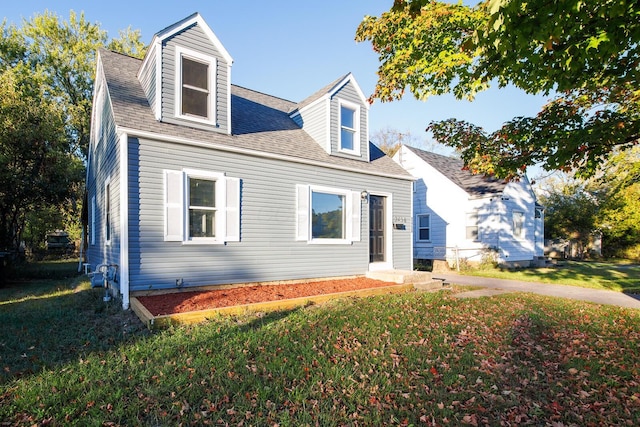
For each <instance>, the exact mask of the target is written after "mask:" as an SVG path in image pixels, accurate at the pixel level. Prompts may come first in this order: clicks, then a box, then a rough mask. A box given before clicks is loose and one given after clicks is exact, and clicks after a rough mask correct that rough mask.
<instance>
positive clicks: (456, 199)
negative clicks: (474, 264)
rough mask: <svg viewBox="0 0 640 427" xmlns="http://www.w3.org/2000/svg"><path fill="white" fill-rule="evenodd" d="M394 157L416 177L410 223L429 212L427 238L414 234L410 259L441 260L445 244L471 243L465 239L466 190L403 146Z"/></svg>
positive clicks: (443, 256) (450, 246) (452, 245)
mask: <svg viewBox="0 0 640 427" xmlns="http://www.w3.org/2000/svg"><path fill="white" fill-rule="evenodd" d="M397 156H400V157H401V159H402V163H401V165H402V166H403V167H404V168H405V170H407V171H408V172H409V173H411V174H412V175H413V176H415V177H417V178H419V179H418V180H417V181H416V183H415V193H414V195H413V196H414V203H413V211H414V222H415V221H416V218H417V216H418V215H421V214H429V215H430V220H431V240H430V241H428V242H422V241H418V240H417V236H414V238H415V241H414V258H416V259H441V260H442V259H445V255H446V248H447V247H449V248H453V247H455V246H456V245H458V246H460V245H462V244H465V246H467V245H471V244H472V243H473V242H467V241H466V239H465V221H466V211H467V199H468V195H467V193H466V192H464V191H463V190H462V189H461V188H460V187H458V186H457V185H455V184H454V183H453V182H451V181H449V180H448V179H446V178H445V177H444V175H442V174H441V173H440V172H438V171H437V170H436V169H434V168H433V167H432V166H431V165H428V164H426V163H425V162H424V161H423V160H422V159H420V158H418V156H416V155H415V154H414V153H412V152H411V151H409V150H407V149H406V148H404V147H402V152H400V153H398V154H397ZM474 246H475V245H474Z"/></svg>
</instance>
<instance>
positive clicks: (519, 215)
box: [511, 211, 525, 239]
mask: <svg viewBox="0 0 640 427" xmlns="http://www.w3.org/2000/svg"><path fill="white" fill-rule="evenodd" d="M511 216H512V218H511V220H512V229H513V237H515V238H516V239H524V230H525V229H524V212H519V211H513V212H512V213H511Z"/></svg>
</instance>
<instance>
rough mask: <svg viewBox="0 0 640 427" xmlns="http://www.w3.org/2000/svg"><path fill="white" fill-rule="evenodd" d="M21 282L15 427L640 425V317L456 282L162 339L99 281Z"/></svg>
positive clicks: (8, 406)
mask: <svg viewBox="0 0 640 427" xmlns="http://www.w3.org/2000/svg"><path fill="white" fill-rule="evenodd" d="M21 286H22V289H21V290H20V292H18V294H19V297H18V298H16V299H12V297H11V294H12V291H11V289H3V290H2V293H1V295H2V303H1V304H0V322H1V323H2V332H1V333H0V350H1V351H0V366H1V367H2V369H3V373H2V377H1V380H0V420H1V421H3V422H5V423H6V424H2V425H34V424H40V423H42V424H48V425H74V424H75V425H82V426H86V425H149V426H165V425H260V426H262V425H267V426H268V425H280V426H300V425H321V426H333V425H416V426H419V425H465V424H466V425H500V424H505V425H523V424H532V425H545V424H548V425H552V424H553V423H555V425H612V424H616V425H638V424H640V382H639V381H638V378H640V356H639V355H638V347H639V344H640V311H635V310H630V309H621V308H616V307H608V306H598V305H592V304H587V303H582V302H576V301H568V300H560V299H553V298H547V297H542V296H535V295H524V294H517V293H514V294H505V295H501V296H499V297H493V298H482V299H456V298H454V297H453V293H454V292H455V290H454V292H453V293H450V292H446V291H443V292H435V293H417V292H414V293H409V294H403V295H391V296H381V297H371V298H364V299H348V300H343V301H338V302H333V303H329V304H327V305H323V306H319V307H315V306H310V307H305V308H302V309H297V310H294V311H289V312H280V313H272V314H268V315H257V316H255V315H254V316H246V317H233V318H217V319H212V320H210V321H208V322H207V323H204V324H201V325H196V326H189V327H186V326H185V327H175V328H173V329H169V330H166V331H162V332H158V333H154V334H151V333H149V332H148V331H146V330H145V329H143V328H141V326H140V324H139V323H138V322H136V321H135V319H134V318H132V317H131V315H130V313H123V312H121V310H119V309H118V306H117V304H114V303H104V302H103V301H102V291H101V290H99V289H89V287H88V283H87V282H80V281H78V280H76V281H75V282H74V281H73V280H71V279H66V280H62V281H59V282H58V283H56V284H50V291H49V292H42V285H40V286H39V289H40V290H39V291H38V292H36V293H34V295H33V296H32V297H30V296H28V294H29V292H28V291H27V289H28V288H29V286H30V285H27V284H22V285H21ZM16 292H17V290H16Z"/></svg>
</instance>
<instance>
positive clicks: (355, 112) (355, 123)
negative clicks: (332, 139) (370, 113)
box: [338, 99, 360, 156]
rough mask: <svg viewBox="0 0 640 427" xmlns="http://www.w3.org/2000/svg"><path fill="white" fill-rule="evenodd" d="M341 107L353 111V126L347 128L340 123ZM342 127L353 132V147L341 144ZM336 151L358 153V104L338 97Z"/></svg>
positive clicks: (357, 154) (356, 154)
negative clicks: (345, 146) (349, 147)
mask: <svg viewBox="0 0 640 427" xmlns="http://www.w3.org/2000/svg"><path fill="white" fill-rule="evenodd" d="M342 107H345V108H348V109H350V110H352V111H353V128H347V127H345V126H343V125H342ZM343 128H345V129H347V130H349V131H352V132H353V149H348V148H344V147H343V146H342V129H343ZM338 151H339V152H340V153H346V154H351V155H355V156H359V155H360V105H359V104H356V103H353V102H349V101H346V100H344V99H338Z"/></svg>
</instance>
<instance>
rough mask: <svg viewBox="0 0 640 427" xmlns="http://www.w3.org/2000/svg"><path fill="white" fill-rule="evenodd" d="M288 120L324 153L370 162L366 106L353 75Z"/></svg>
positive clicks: (320, 93)
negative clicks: (291, 120) (305, 133)
mask: <svg viewBox="0 0 640 427" xmlns="http://www.w3.org/2000/svg"><path fill="white" fill-rule="evenodd" d="M291 118H292V119H293V120H295V121H296V123H298V125H299V126H300V127H302V128H303V129H304V130H305V131H306V132H307V133H308V134H309V135H311V137H312V138H313V139H315V140H316V142H317V143H318V144H320V145H321V146H322V147H323V148H324V149H325V151H326V152H327V153H329V154H331V155H335V156H340V157H347V158H353V159H356V160H362V161H367V162H368V161H369V103H368V102H367V99H366V98H365V96H364V94H363V92H362V90H361V89H360V86H359V85H358V83H357V82H356V79H355V78H354V77H353V74H351V73H349V74H347V75H346V76H343V77H341V78H339V79H338V80H336V81H334V82H333V83H331V84H329V85H328V86H326V87H324V88H322V89H321V90H319V91H318V92H316V93H315V94H313V95H312V96H310V97H309V98H307V99H305V100H304V101H302V102H301V103H300V104H298V108H297V109H296V110H294V111H293V112H292V113H291Z"/></svg>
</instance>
